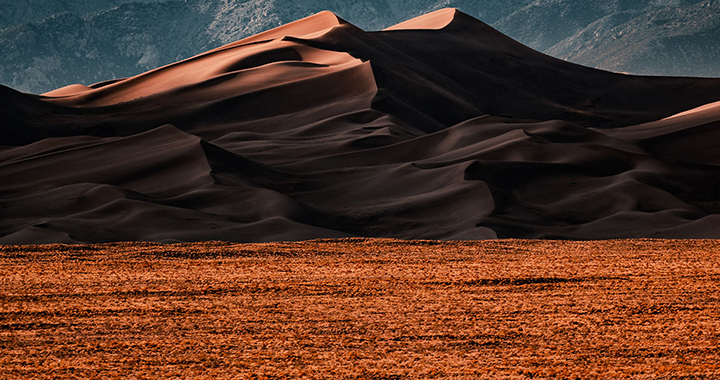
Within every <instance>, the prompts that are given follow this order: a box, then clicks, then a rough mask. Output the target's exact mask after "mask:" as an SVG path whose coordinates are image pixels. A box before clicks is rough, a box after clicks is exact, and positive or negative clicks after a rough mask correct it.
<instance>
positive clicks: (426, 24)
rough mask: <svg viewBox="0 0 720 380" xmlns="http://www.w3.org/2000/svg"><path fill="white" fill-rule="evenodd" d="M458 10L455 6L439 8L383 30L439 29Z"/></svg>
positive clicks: (445, 24)
mask: <svg viewBox="0 0 720 380" xmlns="http://www.w3.org/2000/svg"><path fill="white" fill-rule="evenodd" d="M457 12H458V10H457V9H455V8H446V9H441V10H438V11H435V12H432V13H428V14H426V15H424V16H420V17H416V18H414V19H412V20H408V21H405V22H401V23H399V24H397V25H393V26H391V27H389V28H386V29H385V30H406V29H430V30H439V29H442V28H444V27H446V26H448V25H449V24H450V23H451V22H452V21H453V19H454V18H455V14H457Z"/></svg>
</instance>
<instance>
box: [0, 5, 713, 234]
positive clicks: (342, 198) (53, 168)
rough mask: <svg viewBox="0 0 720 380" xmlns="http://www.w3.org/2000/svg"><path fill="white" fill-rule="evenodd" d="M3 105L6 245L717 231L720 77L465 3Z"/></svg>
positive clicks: (317, 28)
mask: <svg viewBox="0 0 720 380" xmlns="http://www.w3.org/2000/svg"><path fill="white" fill-rule="evenodd" d="M0 96H1V97H2V98H3V99H5V101H4V102H2V103H0V120H2V121H3V122H2V123H0V136H2V137H1V139H2V140H0V176H1V177H2V178H3V181H2V182H1V183H0V243H6V244H8V243H40V242H105V241H122V240H152V241H195V240H228V241H270V240H299V239H310V238H319V237H342V236H382V237H396V238H429V239H485V238H495V237H524V238H570V239H591V238H592V239H594V238H620V237H674V238H718V237H720V215H718V213H720V149H718V148H717V141H718V138H719V137H720V132H718V130H720V129H719V127H720V124H719V122H720V106H718V104H717V103H715V102H717V101H718V100H720V79H701V78H664V77H639V76H629V75H623V74H616V73H610V72H604V71H599V70H594V69H590V68H586V67H582V66H577V65H574V64H570V63H567V62H563V61H559V60H557V59H554V58H551V57H548V56H545V55H543V54H541V53H538V52H536V51H533V50H531V49H529V48H527V47H525V46H522V45H521V44H519V43H517V42H515V41H513V40H511V39H509V38H508V37H506V36H504V35H502V34H500V33H499V32H497V31H495V30H493V29H492V28H490V27H489V26H487V25H485V24H483V23H482V22H480V21H478V20H476V19H473V18H472V17H470V16H468V15H465V14H463V13H461V12H459V11H456V10H454V9H445V10H441V11H438V12H435V13H432V14H429V15H425V16H422V17H419V18H417V19H414V20H410V21H407V22H404V23H401V24H398V25H396V26H395V27H391V28H389V29H387V30H385V31H379V32H365V31H362V30H360V29H358V28H357V27H355V26H353V25H351V24H349V23H347V22H345V21H344V20H342V19H340V18H338V17H337V16H335V15H333V14H332V13H329V12H323V13H320V14H318V15H315V16H311V17H308V18H306V19H303V20H299V21H296V22H294V23H291V24H288V25H285V26H281V27H279V28H276V29H273V30H270V31H268V32H265V33H261V34H259V35H256V36H253V37H250V38H246V39H243V40H241V41H238V42H235V43H232V44H229V45H226V46H223V47H220V48H218V49H215V50H212V51H210V52H207V53H204V54H201V55H199V56H196V57H193V58H190V59H188V60H185V61H181V62H178V63H175V64H172V65H168V66H165V67H161V68H158V69H156V70H153V71H150V72H147V73H145V74H141V75H138V76H136V77H132V78H125V79H120V80H113V81H107V82H102V83H98V84H94V85H89V86H84V85H73V86H68V87H65V88H62V89H58V90H55V91H51V92H49V93H46V94H43V95H31V94H23V93H19V92H17V91H14V90H12V89H9V88H6V87H0Z"/></svg>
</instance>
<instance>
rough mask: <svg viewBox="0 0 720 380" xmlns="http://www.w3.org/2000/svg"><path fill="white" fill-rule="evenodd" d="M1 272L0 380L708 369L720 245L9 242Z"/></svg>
mask: <svg viewBox="0 0 720 380" xmlns="http://www.w3.org/2000/svg"><path fill="white" fill-rule="evenodd" d="M0 278H2V281H0V300H1V302H0V378H21V379H26V378H46V379H50V378H58V379H67V378H98V377H100V378H156V379H166V378H174V377H180V378H213V379H215V378H218V379H225V378H227V379H229V378H241V379H301V378H307V379H310V378H318V379H406V378H408V379H414V378H425V379H427V378H438V379H447V378H452V379H493V380H494V379H539V378H542V379H563V380H564V379H628V378H632V379H717V378H720V347H718V341H720V319H719V318H718V315H720V296H719V295H720V281H719V279H720V242H718V241H671V240H669V241H668V240H639V241H603V242H586V243H580V242H554V241H537V240H535V241H522V240H521V241H517V240H510V241H485V242H478V243H469V242H452V243H441V242H434V241H420V242H402V241H393V240H359V239H355V240H345V241H321V242H318V241H315V242H309V243H273V244H267V245H260V244H258V245H228V244H220V243H202V244H191V245H152V244H142V243H140V244H126V243H122V244H112V245H95V246H58V245H54V246H41V247H37V246H35V247H28V246H23V247H7V246H5V247H2V248H0Z"/></svg>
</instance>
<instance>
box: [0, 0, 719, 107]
mask: <svg viewBox="0 0 720 380" xmlns="http://www.w3.org/2000/svg"><path fill="white" fill-rule="evenodd" d="M448 6H451V7H455V8H458V9H460V10H461V11H463V12H465V13H467V14H469V15H472V16H474V17H476V18H479V19H481V20H483V21H485V22H486V23H488V24H490V25H492V26H494V27H495V28H496V29H498V30H500V31H501V32H503V33H505V34H507V35H508V36H510V37H512V38H514V39H516V40H518V41H519V42H521V43H523V44H526V45H528V46H530V47H532V48H534V49H537V50H540V51H542V52H545V53H547V54H549V55H551V56H554V57H557V58H560V59H564V60H568V61H571V62H575V63H579V64H583V65H587V66H591V67H596V68H601V69H607V70H612V71H621V72H629V73H635V74H654V75H677V76H720V69H718V66H717V64H716V62H718V60H719V59H720V48H719V47H718V41H720V16H719V15H720V1H717V0H703V1H698V0H611V1H605V0H590V1H588V0H535V1H532V0H511V1H498V0H482V1H471V0H418V1H408V0H361V1H356V2H345V1H340V0H307V1H289V0H269V1H265V0H262V1H261V0H155V1H153V0H143V1H139V0H134V1H133V0H101V1H89V0H64V1H55V0H29V1H22V2H9V1H7V2H5V3H3V4H2V8H3V13H2V14H1V15H0V54H2V57H3V60H2V62H0V83H2V84H4V85H6V86H10V87H12V88H15V89H17V90H20V91H24V92H31V93H43V92H46V91H50V90H52V89H54V88H58V87H62V86H65V85H68V84H72V83H83V84H91V83H94V82H99V81H103V80H110V79H116V78H123V77H128V76H132V75H136V74H138V73H140V72H143V71H146V70H150V69H153V68H156V67H159V66H162V65H166V64H169V63H172V62H175V61H178V60H181V59H185V58H189V57H191V56H193V55H196V54H199V53H201V52H203V51H207V50H210V49H213V48H216V47H218V46H221V45H224V44H227V43H230V42H232V41H235V40H238V39H241V38H244V37H247V36H250V35H253V34H256V33H259V32H261V31H263V30H267V29H269V28H272V27H276V26H278V25H281V24H284V23H287V22H290V21H293V20H296V19H299V18H303V17H306V16H308V15H311V14H314V13H316V12H319V11H322V10H326V9H328V10H331V11H333V12H335V13H336V14H338V15H340V16H341V17H343V18H344V19H346V20H348V21H350V22H352V23H354V24H356V25H358V26H359V27H361V28H363V29H366V30H381V29H383V28H385V27H388V26H390V25H393V24H396V23H398V22H400V21H402V20H406V19H409V18H412V17H416V16H419V15H421V14H425V13H427V12H430V11H434V10H437V9H440V8H443V7H448Z"/></svg>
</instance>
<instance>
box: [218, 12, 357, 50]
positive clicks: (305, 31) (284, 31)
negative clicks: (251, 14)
mask: <svg viewBox="0 0 720 380" xmlns="http://www.w3.org/2000/svg"><path fill="white" fill-rule="evenodd" d="M343 24H349V23H348V22H347V21H345V20H343V19H342V18H340V17H339V16H338V15H336V14H335V13H333V12H330V11H322V12H319V13H316V14H314V15H311V16H308V17H305V18H302V19H300V20H297V21H293V22H290V23H287V24H284V25H281V26H278V27H277V28H273V29H270V30H268V31H265V32H262V33H259V34H256V35H254V36H250V37H247V38H243V39H242V40H240V41H237V42H234V43H232V44H230V45H227V46H234V45H244V44H247V43H252V42H259V41H265V40H274V39H281V38H284V37H306V36H308V35H317V34H318V33H321V32H323V31H326V30H329V29H332V28H333V27H336V26H339V25H343Z"/></svg>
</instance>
